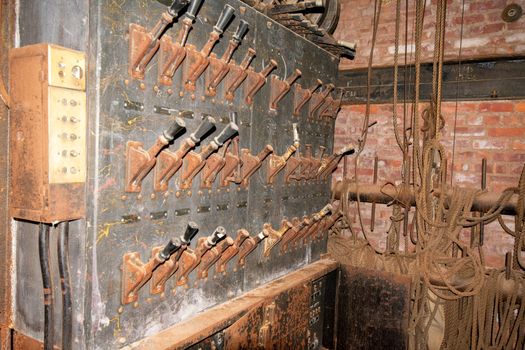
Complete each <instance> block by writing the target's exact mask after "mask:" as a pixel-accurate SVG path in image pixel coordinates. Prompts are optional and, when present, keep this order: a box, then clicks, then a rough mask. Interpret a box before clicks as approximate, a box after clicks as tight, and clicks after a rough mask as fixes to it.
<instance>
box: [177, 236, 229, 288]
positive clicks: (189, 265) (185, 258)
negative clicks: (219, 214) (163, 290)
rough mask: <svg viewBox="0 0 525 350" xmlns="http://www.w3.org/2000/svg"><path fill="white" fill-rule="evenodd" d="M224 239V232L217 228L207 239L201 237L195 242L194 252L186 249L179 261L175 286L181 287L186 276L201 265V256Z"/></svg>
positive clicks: (184, 282)
mask: <svg viewBox="0 0 525 350" xmlns="http://www.w3.org/2000/svg"><path fill="white" fill-rule="evenodd" d="M225 237H226V230H225V229H224V227H222V226H219V227H217V228H216V229H215V231H213V233H212V234H211V235H209V236H208V237H201V238H199V239H198V241H197V247H196V248H195V250H191V249H186V251H184V253H182V256H181V259H180V262H179V264H180V269H179V275H178V276H179V277H178V280H177V285H178V286H181V285H184V284H186V283H187V282H188V275H189V274H190V273H191V272H192V271H193V270H194V269H195V268H196V267H197V266H198V265H199V264H200V263H201V260H202V258H203V256H204V255H205V254H206V253H207V252H208V251H209V250H210V249H212V248H213V247H215V246H216V245H217V243H219V241H221V240H222V239H223V238H225Z"/></svg>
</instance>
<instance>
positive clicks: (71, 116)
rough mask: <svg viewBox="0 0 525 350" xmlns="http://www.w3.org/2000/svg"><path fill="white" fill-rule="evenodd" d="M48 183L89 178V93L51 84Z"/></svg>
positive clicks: (82, 180) (75, 181) (80, 180)
mask: <svg viewBox="0 0 525 350" xmlns="http://www.w3.org/2000/svg"><path fill="white" fill-rule="evenodd" d="M48 103H49V116H50V118H49V131H48V133H49V146H48V147H49V183H52V184H61V183H77V182H85V181H86V140H85V137H86V136H85V135H86V94H85V93H84V92H83V91H78V90H71V89H66V88H59V87H54V86H52V87H50V88H49V102H48Z"/></svg>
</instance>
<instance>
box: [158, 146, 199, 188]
mask: <svg viewBox="0 0 525 350" xmlns="http://www.w3.org/2000/svg"><path fill="white" fill-rule="evenodd" d="M194 147H195V142H193V141H192V140H191V138H187V139H186V140H184V142H183V143H182V144H181V145H180V146H179V149H178V150H177V151H176V152H171V151H170V150H164V151H162V152H160V154H159V155H158V157H157V165H156V166H155V170H154V184H153V186H154V190H155V191H162V192H165V191H167V190H168V185H169V181H170V179H171V178H172V177H173V175H175V174H176V173H177V171H178V170H179V169H180V167H181V166H182V160H183V159H184V157H185V156H186V154H187V153H188V152H189V151H190V150H191V149H192V148H194Z"/></svg>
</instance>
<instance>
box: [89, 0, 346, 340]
mask: <svg viewBox="0 0 525 350" xmlns="http://www.w3.org/2000/svg"><path fill="white" fill-rule="evenodd" d="M227 5H228V6H231V7H232V8H233V9H234V16H233V18H232V19H231V20H230V21H229V22H228V26H226V27H225V29H224V32H223V34H222V35H220V38H219V39H218V40H217V41H216V42H215V40H216V36H215V34H213V33H214V30H215V29H214V28H215V27H216V23H218V22H219V18H220V17H221V13H223V11H225V8H226V9H227ZM97 8H98V9H97V10H96V11H94V12H96V13H102V14H104V15H103V16H101V17H100V18H99V19H98V20H97V22H96V25H97V28H98V29H97V31H96V32H97V33H98V35H99V37H98V38H97V39H96V40H100V45H98V46H97V48H98V50H99V51H97V52H93V53H92V54H90V55H89V57H92V58H93V59H94V61H93V62H90V64H89V66H92V67H97V72H90V75H91V74H93V75H94V76H95V75H96V76H97V77H98V78H97V79H98V81H100V86H93V88H92V89H89V91H90V92H91V95H90V101H95V102H96V104H93V105H91V104H90V114H91V115H93V118H92V119H91V118H90V119H91V120H92V121H91V123H90V126H89V128H90V130H91V131H90V137H91V142H89V144H93V145H96V146H94V147H96V149H95V148H93V149H91V150H90V151H89V152H88V164H90V169H89V170H88V172H89V173H88V179H91V180H90V182H89V188H92V189H93V191H88V201H90V202H92V201H97V205H96V206H94V209H95V210H94V211H93V212H92V213H91V214H90V217H89V219H88V220H89V222H90V225H89V226H88V227H89V230H90V237H91V240H92V241H91V242H90V244H91V245H92V246H93V247H94V248H93V249H94V254H92V255H91V256H90V259H91V258H93V259H95V260H96V261H94V262H93V263H90V264H89V265H90V266H96V267H98V270H96V271H93V272H92V273H93V274H94V275H96V276H98V279H97V286H96V287H95V286H94V287H93V288H94V289H93V292H94V293H95V292H96V293H97V296H96V298H97V299H100V300H102V302H103V303H104V310H106V311H105V316H106V317H108V319H110V320H114V319H118V322H116V321H111V322H109V324H108V325H107V326H106V327H100V328H94V329H97V331H96V332H95V333H94V334H92V335H91V336H92V339H93V342H94V343H95V344H98V346H99V347H100V348H104V347H108V344H111V346H124V345H126V344H132V343H133V342H135V341H137V340H139V339H142V338H143V337H145V336H147V335H148V334H152V332H155V331H160V330H162V329H165V328H168V327H170V326H173V325H175V324H177V323H179V322H181V321H183V320H186V319H188V318H189V317H191V316H192V315H194V314H195V313H197V312H199V311H202V310H205V309H207V308H209V307H210V306H213V305H217V304H219V303H221V302H224V301H226V300H230V299H232V298H234V297H235V296H238V295H240V294H242V293H244V292H246V291H249V290H252V289H253V288H256V287H257V286H260V285H262V284H264V283H266V282H269V281H271V280H273V279H275V278H278V277H280V276H283V275H285V274H286V273H288V272H290V271H293V270H295V269H297V268H298V267H301V266H304V265H306V264H308V263H309V262H312V261H316V260H318V259H319V258H320V256H321V254H322V253H324V252H326V234H324V235H321V236H320V237H319V238H316V239H313V238H312V237H313V234H312V236H311V237H307V235H306V233H307V230H304V231H303V232H302V234H305V237H304V238H301V239H298V240H296V242H295V243H296V244H293V245H292V244H290V247H289V249H288V250H286V251H284V250H281V246H280V245H279V244H277V245H275V247H273V249H271V250H269V249H266V252H265V249H264V248H265V247H266V248H268V246H267V245H266V246H265V241H266V240H267V239H268V238H270V239H272V240H273V242H275V241H276V239H277V236H278V235H280V234H281V233H283V234H285V236H284V237H286V235H288V234H291V231H290V232H286V230H287V229H288V227H287V225H286V223H283V219H286V220H288V221H290V222H292V219H294V218H299V219H301V220H302V219H303V217H304V216H306V215H312V214H313V213H316V212H318V211H320V210H321V208H323V206H325V205H326V204H327V203H328V202H329V200H330V179H329V178H326V179H318V178H314V176H311V177H310V178H309V179H306V173H305V178H304V179H303V178H302V177H301V173H300V172H297V173H295V174H292V176H291V178H293V177H294V175H295V176H296V177H297V179H296V180H294V179H291V180H288V181H287V180H286V178H285V177H286V176H285V175H286V174H287V171H288V170H289V168H287V167H286V166H287V164H288V162H293V161H296V160H299V159H300V158H299V156H306V153H307V152H306V147H305V146H306V145H311V149H312V151H313V152H312V153H313V156H312V157H319V156H320V153H319V150H320V149H321V147H324V148H326V155H332V154H333V152H334V150H333V136H334V135H333V130H334V120H335V119H333V118H330V117H320V116H318V115H317V114H315V117H311V116H310V109H311V103H310V102H308V103H305V105H304V107H303V108H301V109H300V110H299V113H298V114H296V115H294V98H295V96H296V84H298V83H300V84H301V85H302V86H303V88H305V89H306V88H308V89H309V88H311V87H312V86H313V87H315V86H316V85H317V84H318V83H317V80H318V79H320V80H322V82H323V86H322V87H321V91H325V89H327V87H326V86H327V85H328V84H329V83H332V82H334V80H335V74H336V72H337V64H338V59H337V58H336V57H333V56H331V55H330V54H329V53H328V52H326V51H323V50H321V49H319V48H318V47H316V46H314V45H313V44H312V43H311V42H308V41H306V40H304V39H303V38H301V37H299V36H297V35H296V34H294V33H293V32H291V31H288V30H287V29H285V28H284V27H282V26H280V25H279V24H277V23H275V22H273V21H271V20H269V19H268V18H267V17H265V16H264V15H262V14H260V13H258V12H256V11H255V10H253V9H251V8H250V7H249V6H246V5H245V4H244V3H242V2H241V1H237V0H227V1H226V0H219V1H217V0H214V1H211V0H204V2H203V3H202V6H200V8H199V10H198V13H197V14H196V19H195V21H193V23H192V24H191V25H192V27H191V30H190V31H189V33H188V35H187V40H186V42H185V45H184V50H183V51H184V54H183V56H184V59H183V60H182V61H181V62H180V64H179V65H178V66H177V62H178V60H179V59H180V58H181V56H180V55H179V52H180V50H181V49H180V45H177V44H176V43H180V40H181V38H182V37H183V36H181V33H183V31H184V26H185V25H186V24H185V23H187V21H186V19H187V17H185V16H184V12H182V13H181V16H180V17H178V18H176V19H175V20H174V23H173V25H172V26H169V27H168V28H167V29H166V30H165V32H164V34H163V36H162V37H161V38H160V40H159V41H160V42H159V43H158V49H157V51H154V53H153V54H150V52H149V51H148V50H149V49H148V48H149V47H154V45H149V44H147V43H148V41H150V42H151V40H152V38H154V36H150V34H149V33H152V31H153V30H154V29H155V28H157V24H159V23H160V24H162V22H159V20H160V19H162V18H163V14H164V13H165V11H166V7H165V6H163V5H162V4H160V3H159V2H156V1H148V2H135V1H126V2H123V3H122V4H121V5H120V6H118V7H117V6H116V4H115V2H113V1H101V2H99V3H98V4H97ZM241 20H242V21H246V22H248V25H249V30H248V31H247V33H246V35H245V36H244V37H243V39H242V41H241V43H240V45H239V46H238V47H237V49H236V50H235V51H234V52H233V54H232V57H231V62H230V63H231V65H230V68H231V69H230V70H229V72H228V73H227V74H226V76H225V77H224V79H223V80H222V81H221V82H220V84H218V85H217V86H216V89H215V90H214V91H212V90H211V89H210V88H209V87H210V86H211V85H210V81H212V80H213V79H211V78H212V77H215V76H217V74H218V72H220V67H221V64H220V63H218V62H217V61H218V60H220V59H221V58H222V57H225V56H228V55H229V54H228V50H229V47H230V44H231V42H232V40H233V39H234V36H235V33H236V31H237V28H239V26H240V23H241ZM185 21H186V22H185ZM221 23H222V22H221ZM211 42H215V44H214V45H213V48H212V50H211V53H210V54H209V55H208V52H209V51H208V50H209V48H210V43H211ZM93 47H95V46H93ZM283 48H286V50H283ZM250 49H253V50H255V51H256V53H255V56H254V57H253V59H251V60H250V61H249V67H248V68H246V73H247V76H246V77H245V79H244V80H243V81H242V82H241V83H240V84H239V86H238V88H237V89H234V88H233V87H232V86H234V85H235V82H236V78H237V77H238V76H239V74H240V73H242V71H243V70H242V69H240V68H239V67H241V66H242V63H243V61H245V60H246V57H247V56H249V55H250ZM150 56H151V57H150ZM274 64H276V65H277V67H273V65H274ZM170 65H171V68H175V66H177V68H176V69H174V71H173V70H172V71H170ZM272 67H273V68H272ZM241 68H242V67H241ZM202 69H204V70H203V71H202ZM296 70H299V71H300V73H301V75H300V77H299V78H297V76H298V74H299V73H298V72H297V71H296ZM172 73H173V74H172ZM259 73H260V74H259ZM263 73H264V74H263ZM266 73H268V74H267V75H266V77H265V76H264V75H265V74H266ZM272 76H275V77H278V78H279V79H278V82H276V79H275V78H273V79H272ZM195 77H197V78H196V79H195ZM288 78H289V79H288ZM292 80H293V81H292ZM272 81H274V83H273V84H274V85H272ZM287 81H288V82H291V83H292V84H290V85H289V87H290V88H289V90H288V85H287ZM96 82H97V80H89V83H90V84H96ZM272 86H273V94H272ZM230 88H231V89H230ZM230 90H231V91H234V93H230V92H231V91H230ZM319 96H321V95H319ZM333 97H334V98H336V94H335V93H334V94H333ZM317 101H319V98H318V99H317ZM312 108H313V107H312ZM320 108H322V107H320ZM210 117H211V118H213V120H214V121H215V127H214V128H213V129H212V130H211V131H209V132H206V133H205V134H203V135H201V134H202V133H201V132H200V129H201V125H202V124H203V123H204V124H207V123H208V121H209V118H210ZM178 119H181V120H182V121H183V122H184V124H185V130H183V131H182V132H181V133H179V134H177V135H176V136H175V137H174V139H173V140H168V139H170V137H168V138H166V137H165V136H166V135H167V136H171V133H170V131H169V130H170V129H172V127H174V123H177V120H178ZM231 122H234V123H235V124H236V126H237V128H238V132H237V133H236V134H235V136H233V137H232V138H230V139H228V140H226V141H224V143H223V145H222V146H219V144H221V143H222V142H218V143H217V142H216V141H223V138H222V137H221V135H222V136H224V135H226V136H228V135H229V131H231V129H228V127H229V125H230V123H231ZM294 124H296V126H295V127H294ZM204 128H205V127H204ZM294 129H295V130H297V134H298V135H294V134H295V133H296V132H295V131H294ZM197 131H199V132H197ZM223 133H226V134H223ZM192 136H194V139H198V141H199V142H194V141H193V140H194V139H192V138H191V137H192ZM296 136H298V139H299V144H300V145H299V147H295V146H294V139H295V138H296ZM235 137H237V139H235ZM188 139H191V140H188ZM214 142H216V143H215V145H214V144H213V143H214ZM215 146H219V147H218V148H217V150H215ZM268 146H271V149H272V151H273V152H270V153H271V154H272V155H274V156H276V158H272V159H270V155H265V154H264V152H265V149H267V147H268ZM237 149H238V154H239V158H240V161H241V162H240V163H235V156H236V155H237ZM244 150H246V151H244ZM243 152H246V153H249V155H251V157H250V156H249V155H245V153H243ZM287 152H288V154H289V155H290V156H289V157H285V156H286V155H287ZM181 155H183V156H182V162H179V160H180V159H181V158H180V157H181ZM232 156H233V157H232ZM285 158H286V159H285ZM308 159H310V158H308ZM224 160H225V161H226V163H225V164H224V163H223V161H224ZM270 164H272V166H273V167H271V166H270ZM281 166H282V167H281ZM221 167H222V170H220V171H217V170H216V169H219V168H221ZM280 167H281V168H280ZM228 168H230V170H231V175H230V176H229V177H228V176H223V172H224V171H226V170H227V169H228ZM239 168H240V169H241V170H240V174H241V175H242V176H248V175H251V176H249V177H248V180H249V181H242V179H240V178H239V179H237V178H236V174H239V173H238V169H239ZM249 170H253V173H251V172H250V171H249ZM269 171H272V172H274V173H275V176H273V178H272V182H271V183H269V181H268V172H269ZM214 172H216V176H215V177H214V176H213V175H214ZM95 194H96V195H95ZM189 222H195V223H196V224H197V225H198V226H199V231H198V233H197V235H196V236H195V238H193V239H192V240H191V243H190V244H189V245H188V246H187V248H186V250H184V252H183V253H181V254H180V257H179V256H178V255H177V254H178V253H175V254H173V260H176V261H177V263H178V264H171V263H169V264H167V265H164V266H162V265H161V266H159V267H156V268H152V267H154V266H155V264H156V263H155V261H156V256H157V255H156V254H158V251H159V249H162V248H163V247H164V246H166V244H167V242H168V241H169V240H170V239H172V238H174V237H179V236H180V235H182V234H183V232H184V231H185V229H186V226H187V225H188V223H189ZM265 224H266V225H265ZM218 226H222V227H224V229H225V232H226V234H227V237H229V238H231V239H232V240H233V241H234V244H237V243H235V242H236V241H237V238H238V237H239V235H240V234H242V232H243V231H240V230H246V232H248V234H249V238H247V239H246V240H245V242H244V243H242V245H241V249H240V251H239V252H238V253H237V254H236V255H234V257H233V258H231V259H230V260H225V261H226V262H225V263H223V260H222V259H223V258H224V257H225V256H227V255H228V254H230V253H231V252H232V249H230V247H231V246H230V247H227V244H228V243H231V242H228V241H227V240H226V239H223V241H221V242H219V243H217V245H216V246H214V247H213V248H210V249H208V247H209V245H207V243H206V242H209V241H210V236H211V235H212V233H213V232H214V231H215V230H216V229H217V227H218ZM270 226H271V228H272V229H273V231H270V230H269V228H270ZM265 227H266V228H268V229H266V228H265ZM268 232H272V233H273V234H274V235H269V234H268ZM265 234H266V235H267V236H265ZM275 235H277V236H275ZM266 237H268V238H266ZM232 246H233V244H232ZM232 254H233V253H232ZM169 261H171V260H169ZM150 271H152V273H151V274H150ZM137 276H139V278H140V279H141V280H140V281H139V282H138V283H137V281H138V280H137V278H136V277H137ZM141 276H146V277H141ZM148 276H151V278H150V279H149V280H148ZM143 282H144V283H143ZM157 282H158V283H157ZM95 288H96V289H95ZM161 310H166V312H164V311H161ZM145 319H148V320H152V321H151V322H148V324H145V323H144V320H145ZM115 334H116V335H115Z"/></svg>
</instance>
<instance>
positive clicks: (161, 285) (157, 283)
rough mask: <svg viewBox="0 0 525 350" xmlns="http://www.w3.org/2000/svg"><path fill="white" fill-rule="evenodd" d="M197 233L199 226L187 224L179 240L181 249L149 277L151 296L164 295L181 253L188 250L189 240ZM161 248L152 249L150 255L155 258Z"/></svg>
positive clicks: (177, 265) (192, 223)
mask: <svg viewBox="0 0 525 350" xmlns="http://www.w3.org/2000/svg"><path fill="white" fill-rule="evenodd" d="M198 231H199V226H197V224H196V223H194V222H189V223H188V226H187V227H186V231H185V232H184V234H183V235H182V236H180V238H179V240H180V242H181V247H180V249H179V250H177V252H176V254H172V255H171V257H170V258H169V259H168V260H166V261H165V262H164V264H162V265H160V266H158V267H157V268H156V269H155V270H154V271H153V274H152V276H151V289H150V290H151V294H161V293H164V290H165V289H166V282H167V281H168V279H170V277H171V276H173V274H174V273H175V272H176V271H177V269H178V268H179V259H180V257H181V255H182V253H183V252H184V251H185V250H186V248H188V246H189V245H190V242H191V240H192V239H193V237H195V235H196V234H197V232H198ZM160 249H162V248H161V247H156V248H153V250H152V252H151V254H152V255H153V256H155V255H156V254H157V253H158V252H159V251H160Z"/></svg>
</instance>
